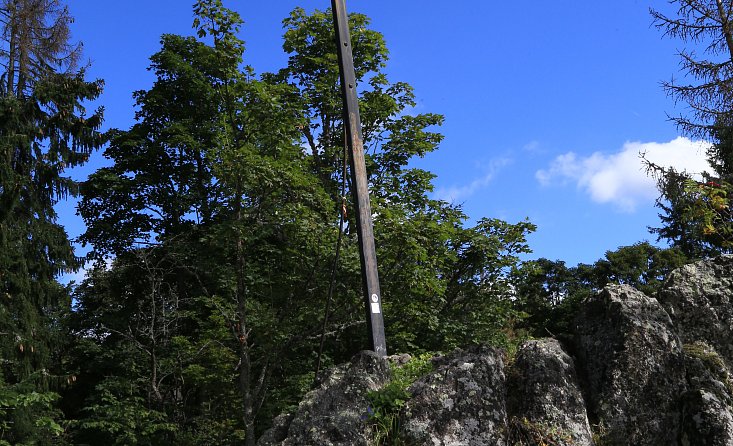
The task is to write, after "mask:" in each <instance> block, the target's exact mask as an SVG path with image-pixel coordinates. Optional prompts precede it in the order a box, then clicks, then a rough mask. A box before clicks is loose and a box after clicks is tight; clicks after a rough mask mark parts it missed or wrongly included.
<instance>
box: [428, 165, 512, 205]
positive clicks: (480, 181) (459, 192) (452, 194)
mask: <svg viewBox="0 0 733 446" xmlns="http://www.w3.org/2000/svg"><path fill="white" fill-rule="evenodd" d="M510 163H511V160H510V159H509V158H501V159H495V160H493V161H491V162H490V163H489V165H488V167H487V168H486V173H485V174H484V175H482V176H480V177H478V178H476V179H474V180H473V181H471V182H470V183H468V184H464V185H463V186H456V185H454V186H450V187H440V188H438V190H436V191H435V198H436V199H438V200H445V201H447V202H450V203H455V202H457V201H462V200H465V199H466V198H468V197H470V196H471V195H473V194H474V193H475V192H477V191H479V190H481V189H483V188H485V187H486V186H488V185H489V183H491V180H493V179H494V176H496V174H497V172H499V170H501V169H502V168H503V167H504V166H506V165H508V164H510Z"/></svg>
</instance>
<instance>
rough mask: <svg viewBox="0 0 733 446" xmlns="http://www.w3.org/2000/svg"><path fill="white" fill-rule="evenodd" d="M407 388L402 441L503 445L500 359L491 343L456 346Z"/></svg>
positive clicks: (447, 445)
mask: <svg viewBox="0 0 733 446" xmlns="http://www.w3.org/2000/svg"><path fill="white" fill-rule="evenodd" d="M434 363H435V366H436V370H435V371H433V372H432V373H430V374H428V375H427V376H425V377H423V378H421V379H419V380H418V381H417V382H415V383H414V384H413V385H412V386H411V387H410V388H409V391H410V392H411V394H412V398H411V399H410V400H409V401H408V402H407V404H406V405H405V409H404V416H405V421H404V424H403V429H402V436H403V438H404V439H405V441H406V442H407V444H417V445H434V446H485V445H487V446H491V445H505V444H506V442H505V435H506V421H507V420H506V408H505V396H506V388H505V378H504V361H503V354H502V352H501V351H499V350H497V349H494V348H491V347H485V346H480V347H478V346H477V347H471V348H469V349H466V350H457V351H455V352H453V353H451V354H450V355H447V356H445V357H439V358H437V359H436V360H435V361H434Z"/></svg>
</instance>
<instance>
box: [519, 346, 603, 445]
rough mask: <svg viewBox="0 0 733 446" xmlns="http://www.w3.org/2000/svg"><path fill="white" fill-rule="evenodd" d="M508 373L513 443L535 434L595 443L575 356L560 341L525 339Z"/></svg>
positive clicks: (572, 442)
mask: <svg viewBox="0 0 733 446" xmlns="http://www.w3.org/2000/svg"><path fill="white" fill-rule="evenodd" d="M507 375H508V377H507V379H508V381H509V382H508V388H509V394H508V410H509V414H510V416H511V420H512V425H511V427H510V432H511V434H510V435H511V436H510V438H511V440H513V441H511V442H510V444H515V443H517V442H518V441H517V440H518V439H524V438H528V437H531V436H532V435H533V434H534V435H541V436H543V437H545V438H547V439H548V441H547V443H548V444H553V445H557V446H571V445H572V446H586V445H592V444H593V440H592V434H591V430H590V425H589V424H588V415H587V413H586V410H585V401H584V400H583V395H582V392H581V389H580V385H579V384H578V378H577V376H576V372H575V365H574V363H573V359H572V358H571V357H570V356H569V355H568V354H567V353H566V352H565V351H564V350H563V348H562V346H561V345H560V343H559V342H558V341H557V340H555V339H540V340H534V341H528V342H525V343H524V344H523V345H522V346H521V347H520V348H519V351H518V353H517V357H516V360H515V361H514V364H513V366H512V367H511V369H510V371H509V372H508V373H507ZM528 430H530V432H528ZM550 441H552V442H550Z"/></svg>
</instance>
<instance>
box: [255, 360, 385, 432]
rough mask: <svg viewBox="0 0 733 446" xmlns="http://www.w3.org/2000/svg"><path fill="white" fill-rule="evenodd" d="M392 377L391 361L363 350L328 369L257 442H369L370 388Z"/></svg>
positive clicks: (373, 388)
mask: <svg viewBox="0 0 733 446" xmlns="http://www.w3.org/2000/svg"><path fill="white" fill-rule="evenodd" d="M389 378H390V369H389V361H388V359H387V358H383V357H379V356H377V355H376V354H375V353H373V352H366V351H365V352H361V353H359V354H358V355H356V356H354V358H353V359H352V360H351V362H350V363H348V364H344V365H341V366H337V367H334V368H332V369H329V370H328V371H326V372H325V373H324V376H323V378H322V379H320V381H319V383H318V384H317V387H316V388H315V389H314V390H312V391H310V392H308V393H307V394H306V396H305V397H304V398H303V401H301V403H300V404H299V405H298V409H297V410H296V412H295V413H294V414H291V415H284V416H280V417H278V418H277V419H276V423H275V424H274V427H273V428H272V429H270V430H268V431H267V432H265V433H264V434H263V435H262V437H261V438H260V439H259V441H258V443H257V444H258V446H274V445H279V446H306V445H313V446H352V445H353V446H359V445H361V446H368V445H370V444H371V441H370V440H371V430H370V427H369V425H368V423H366V421H365V414H366V412H367V406H368V402H367V399H366V396H367V392H369V391H371V390H378V389H379V388H381V387H382V386H383V385H384V384H385V383H386V382H387V381H388V380H389Z"/></svg>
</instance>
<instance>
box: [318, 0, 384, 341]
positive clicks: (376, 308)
mask: <svg viewBox="0 0 733 446" xmlns="http://www.w3.org/2000/svg"><path fill="white" fill-rule="evenodd" d="M331 9H332V11H333V22H334V28H335V29H336V45H337V46H338V60H339V71H340V73H341V94H342V97H343V101H344V129H345V131H346V140H347V142H348V145H349V149H350V151H351V156H350V157H349V158H350V164H351V190H352V195H353V197H354V202H355V203H356V225H357V233H358V235H359V253H360V255H361V276H362V280H363V285H364V299H365V304H366V315H367V327H369V338H370V340H371V347H372V350H373V351H374V352H375V353H377V354H378V355H380V356H386V355H387V344H386V341H385V338H384V320H383V319H382V294H381V293H380V291H379V275H378V273H377V254H376V251H375V249H374V232H373V229H372V210H371V205H370V204H369V187H368V185H367V175H366V167H365V165H364V142H363V137H362V133H361V118H360V117H359V103H358V101H357V95H356V75H355V74H354V56H353V54H352V52H351V37H350V35H349V22H348V18H347V16H346V6H345V5H344V0H331Z"/></svg>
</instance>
